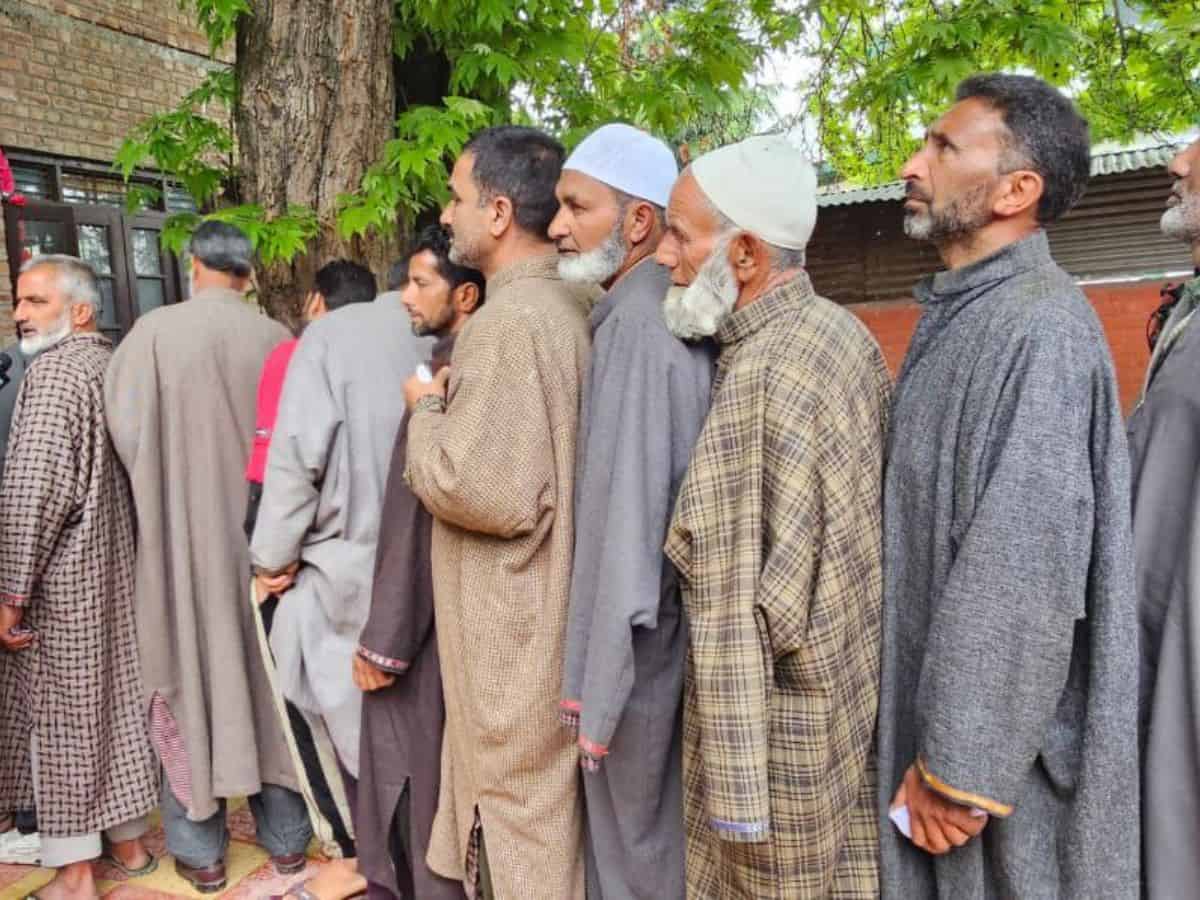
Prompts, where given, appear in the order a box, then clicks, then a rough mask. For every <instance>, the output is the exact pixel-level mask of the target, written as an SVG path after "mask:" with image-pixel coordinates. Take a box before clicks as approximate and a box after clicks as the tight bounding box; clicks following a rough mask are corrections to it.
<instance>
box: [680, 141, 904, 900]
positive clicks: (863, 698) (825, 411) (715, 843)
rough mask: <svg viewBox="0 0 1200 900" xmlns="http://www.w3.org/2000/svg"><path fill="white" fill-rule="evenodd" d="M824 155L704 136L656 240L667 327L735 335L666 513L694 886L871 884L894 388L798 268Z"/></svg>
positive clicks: (866, 892)
mask: <svg viewBox="0 0 1200 900" xmlns="http://www.w3.org/2000/svg"><path fill="white" fill-rule="evenodd" d="M816 212H817V210H816V176H815V173H814V172H813V169H812V167H811V166H810V165H809V164H808V162H807V161H805V160H804V159H803V157H802V156H801V155H800V154H799V153H798V152H797V151H796V150H795V149H793V148H792V147H791V146H790V145H789V144H788V143H787V142H786V141H785V140H784V139H782V138H779V137H758V138H751V139H749V140H746V141H743V142H741V143H739V144H734V145H732V146H729V147H724V148H721V149H720V150H716V151H714V152H712V153H709V154H707V155H706V156H702V157H700V158H699V159H697V160H696V162H695V163H693V164H692V166H691V167H690V168H689V169H687V170H685V171H684V173H683V174H682V175H681V176H680V178H679V180H678V181H677V182H676V183H675V186H674V188H673V190H672V192H671V198H670V203H669V205H668V207H667V232H666V235H665V236H664V238H663V240H662V243H661V244H660V245H659V248H658V252H657V259H658V261H659V262H660V263H662V264H663V265H665V266H667V267H668V268H669V269H670V270H671V277H672V280H673V281H674V283H675V284H676V285H678V286H681V287H684V290H683V291H681V292H679V293H678V294H673V295H672V296H671V297H670V298H669V300H668V302H667V306H666V318H667V322H668V324H669V325H670V327H671V329H672V331H673V332H674V333H675V334H677V335H679V336H681V337H686V338H695V337H698V336H702V335H713V336H714V337H715V338H716V341H717V344H718V345H719V348H720V356H719V359H718V363H717V374H716V378H715V382H714V385H713V394H712V410H711V412H710V413H709V416H708V419H707V421H706V422H705V424H704V428H703V430H702V431H701V433H700V437H699V439H698V441H697V444H696V448H695V451H694V453H693V455H692V460H691V463H690V465H689V467H688V470H687V474H686V476H685V478H684V481H683V485H682V487H681V488H680V491H679V499H678V501H677V503H676V506H675V511H674V516H673V518H672V520H671V523H670V526H669V528H668V533H667V540H666V553H667V556H668V558H669V559H670V560H671V562H672V563H674V565H675V567H676V568H677V569H678V572H679V577H680V581H681V583H682V587H683V606H684V610H685V613H686V616H687V620H688V626H689V631H690V638H691V647H690V653H689V658H688V668H687V676H686V685H685V695H684V735H683V760H684V816H685V824H686V834H687V893H688V896H694V897H705V898H708V897H720V898H722V900H729V898H755V900H763V898H780V900H782V898H788V900H804V898H825V897H838V898H864V900H865V898H874V897H877V896H878V893H879V874H878V830H877V824H876V818H875V788H876V779H875V759H874V755H873V746H872V735H873V732H874V727H875V715H876V709H877V705H878V694H879V634H880V632H879V627H880V605H881V597H882V553H881V523H880V487H881V479H882V474H883V454H884V441H885V436H886V432H887V416H888V407H889V399H890V379H889V376H888V372H887V368H886V366H885V365H884V361H883V357H882V354H881V353H880V350H879V347H878V345H877V344H876V343H875V341H874V339H873V338H872V337H871V336H870V334H869V333H868V332H867V330H866V328H865V327H863V325H862V324H861V323H860V322H859V321H858V320H857V319H856V318H854V316H852V315H851V314H850V313H848V312H846V311H845V310H844V309H842V308H840V307H838V306H836V305H834V304H833V303H830V302H829V301H828V300H825V299H822V298H821V297H818V296H817V295H816V294H815V293H814V292H813V288H812V284H811V283H810V282H809V279H808V275H807V274H806V273H805V272H804V269H803V265H804V248H805V246H806V245H807V244H808V240H809V237H810V236H811V234H812V230H813V227H814V225H815V223H816Z"/></svg>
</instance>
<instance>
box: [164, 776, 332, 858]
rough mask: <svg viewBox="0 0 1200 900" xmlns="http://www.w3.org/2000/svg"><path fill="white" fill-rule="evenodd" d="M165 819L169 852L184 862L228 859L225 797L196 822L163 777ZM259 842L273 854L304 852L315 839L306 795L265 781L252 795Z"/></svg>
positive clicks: (251, 802)
mask: <svg viewBox="0 0 1200 900" xmlns="http://www.w3.org/2000/svg"><path fill="white" fill-rule="evenodd" d="M162 781H163V791H162V807H161V809H162V821H163V830H164V831H165V832H166V834H167V852H168V853H170V854H171V855H172V856H174V857H175V858H176V859H177V860H179V861H180V862H181V863H183V864H184V865H185V866H190V867H191V868H193V869H207V868H208V867H209V866H214V865H216V864H217V863H219V862H221V861H223V860H224V859H225V848H226V847H227V846H228V845H229V830H228V829H227V828H226V827H225V801H224V800H223V799H222V800H219V801H218V808H217V811H216V812H215V813H214V814H213V815H211V816H209V817H208V818H207V819H205V820H204V821H203V822H193V821H192V820H191V819H189V818H188V817H187V809H186V808H184V806H183V804H182V803H180V802H179V801H178V800H177V799H175V795H174V794H172V793H171V789H170V786H169V785H168V783H167V779H166V778H164V779H163V780H162ZM250 811H251V812H252V813H254V826H255V832H256V833H257V836H258V842H259V843H260V844H261V845H262V847H263V849H264V850H266V851H267V852H268V853H269V854H271V856H289V855H291V854H293V853H303V852H304V851H305V850H306V849H307V847H308V842H309V841H310V840H311V839H312V825H311V824H310V823H309V821H308V809H307V807H305V805H304V798H303V797H301V796H300V795H299V794H297V793H296V792H295V791H291V790H288V789H287V788H285V787H280V786H279V785H277V784H264V785H263V789H262V792H261V793H259V794H255V795H254V796H253V797H251V798H250Z"/></svg>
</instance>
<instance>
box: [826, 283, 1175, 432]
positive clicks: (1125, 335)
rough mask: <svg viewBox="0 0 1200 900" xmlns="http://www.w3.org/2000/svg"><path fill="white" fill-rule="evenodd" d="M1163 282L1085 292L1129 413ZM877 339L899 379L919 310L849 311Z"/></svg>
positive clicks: (883, 304) (890, 303) (900, 303)
mask: <svg viewBox="0 0 1200 900" xmlns="http://www.w3.org/2000/svg"><path fill="white" fill-rule="evenodd" d="M1162 285H1163V282H1162V281H1138V282H1129V283H1121V284H1104V285H1089V286H1087V287H1085V288H1084V291H1085V292H1086V293H1087V295H1088V299H1089V300H1091V301H1092V305H1093V306H1094V307H1095V309H1096V312H1097V314H1098V315H1099V316H1100V324H1101V325H1102V326H1103V328H1104V333H1105V336H1106V337H1107V338H1108V345H1109V349H1110V350H1111V352H1112V357H1113V362H1114V363H1115V364H1116V369H1117V382H1118V384H1119V385H1120V390H1121V407H1122V409H1123V410H1124V412H1125V413H1126V415H1128V414H1129V412H1130V410H1131V409H1132V408H1133V404H1134V403H1135V402H1136V401H1137V395H1138V391H1140V390H1141V386H1142V379H1143V377H1144V376H1145V372H1146V364H1147V363H1148V362H1149V360H1150V351H1149V349H1148V348H1147V346H1146V321H1147V319H1148V318H1149V317H1150V313H1151V312H1153V311H1154V309H1155V307H1157V306H1158V304H1159V302H1160V301H1159V291H1160V290H1161V289H1162ZM848 308H849V309H850V310H851V311H852V312H853V313H855V314H856V315H857V316H858V317H859V318H860V319H862V321H863V322H864V323H865V324H866V326H867V327H868V328H870V329H871V333H872V334H874V335H875V339H876V340H878V341H879V344H880V347H882V349H883V355H884V356H885V357H886V359H887V363H888V366H889V367H890V368H891V370H892V374H893V375H895V374H896V373H897V372H898V371H899V368H900V363H901V362H902V361H903V359H904V352H905V351H906V350H907V349H908V342H909V340H910V339H911V338H912V333H913V329H914V328H916V324H917V318H918V317H919V315H920V308H919V307H918V305H917V304H916V302H914V301H913V300H912V299H911V298H903V299H898V300H886V301H879V302H873V303H854V304H851V305H850V306H849V307H848Z"/></svg>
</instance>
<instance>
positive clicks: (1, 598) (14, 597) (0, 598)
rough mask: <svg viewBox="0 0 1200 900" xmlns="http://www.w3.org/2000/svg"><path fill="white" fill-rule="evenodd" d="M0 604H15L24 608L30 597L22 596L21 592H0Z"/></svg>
mask: <svg viewBox="0 0 1200 900" xmlns="http://www.w3.org/2000/svg"><path fill="white" fill-rule="evenodd" d="M0 604H3V605H4V606H15V607H17V608H18V609H24V608H25V607H27V606H28V605H29V598H28V597H22V596H21V595H20V594H5V593H3V592H0Z"/></svg>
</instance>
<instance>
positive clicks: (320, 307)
mask: <svg viewBox="0 0 1200 900" xmlns="http://www.w3.org/2000/svg"><path fill="white" fill-rule="evenodd" d="M327 312H329V304H327V303H326V302H325V295H324V294H322V293H321V292H320V291H313V292H312V293H311V294H309V295H308V300H307V301H305V304H304V315H305V317H306V318H307V319H308V321H310V322H314V321H316V320H317V319H319V318H321V316H323V315H325V313H327Z"/></svg>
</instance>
